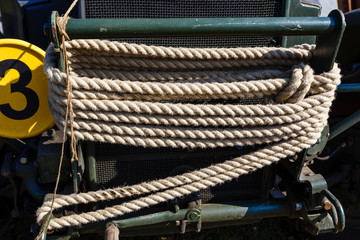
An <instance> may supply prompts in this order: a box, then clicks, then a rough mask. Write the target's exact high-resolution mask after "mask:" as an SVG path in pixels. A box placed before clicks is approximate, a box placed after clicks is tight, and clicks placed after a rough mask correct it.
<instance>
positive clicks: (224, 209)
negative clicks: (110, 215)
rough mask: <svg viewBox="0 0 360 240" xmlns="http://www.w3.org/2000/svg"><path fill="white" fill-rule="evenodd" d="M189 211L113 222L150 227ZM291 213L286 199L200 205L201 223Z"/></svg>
mask: <svg viewBox="0 0 360 240" xmlns="http://www.w3.org/2000/svg"><path fill="white" fill-rule="evenodd" d="M188 211H189V210H188V209H182V210H180V211H178V212H171V211H164V212H159V213H154V214H149V215H145V216H140V217H134V218H129V219H123V220H118V221H113V222H111V223H109V224H114V225H115V226H117V227H118V228H120V229H123V228H130V227H137V226H143V227H144V226H145V225H152V224H157V223H162V222H172V221H181V220H184V219H186V214H187V212H188ZM291 213H292V209H291V204H290V202H289V201H288V200H287V199H275V200H257V201H246V202H245V201H244V202H232V203H226V204H202V205H201V222H203V223H207V222H222V221H234V220H249V219H261V218H266V217H285V216H290V215H291Z"/></svg>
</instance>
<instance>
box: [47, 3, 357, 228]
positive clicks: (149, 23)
mask: <svg viewBox="0 0 360 240" xmlns="http://www.w3.org/2000/svg"><path fill="white" fill-rule="evenodd" d="M57 17H58V14H57V13H56V12H54V13H53V14H52V16H51V21H50V24H48V25H47V26H46V27H45V32H47V34H48V35H50V36H51V38H52V41H53V42H54V44H55V48H56V49H57V50H58V51H57V53H58V60H59V61H58V64H59V68H60V69H61V70H62V71H63V70H64V68H63V66H64V64H63V60H62V59H63V58H62V53H61V50H60V43H59V38H58V32H57V26H56V19H57ZM344 29H345V21H344V16H343V14H342V13H341V11H338V10H335V11H333V12H331V13H330V15H329V16H328V17H321V18H318V17H315V18H314V17H292V18H201V19H200V18H199V19H195V18H190V19H183V18H182V19H69V21H68V24H67V27H66V32H67V34H68V35H69V36H70V38H129V37H135V38H136V37H141V38H146V37H177V36H182V37H184V36H189V37H196V36H219V35H221V36H244V35H246V36H249V35H250V36H264V35H271V36H274V35H286V36H290V35H296V36H300V35H301V36H303V35H317V36H318V39H317V40H318V44H317V48H316V50H315V54H314V57H313V59H312V62H311V65H312V66H313V67H314V68H315V71H316V72H317V73H321V72H324V71H329V70H330V69H331V68H332V65H333V63H334V60H335V57H336V54H337V51H338V48H339V44H340V41H341V38H342V34H343V32H344ZM358 88H359V87H358V86H350V85H346V86H343V87H342V86H340V87H339V90H341V89H343V91H357V90H356V89H358ZM344 89H346V90H344ZM351 89H352V90H351ZM359 118H360V117H359ZM90 152H91V150H90ZM90 155H91V154H90ZM92 158H93V156H92V157H90V158H89V159H87V161H88V164H90V165H93V162H94V159H92ZM90 172H91V173H90ZM89 173H90V174H91V175H92V176H90V177H91V178H93V179H94V176H93V174H94V169H90V171H89ZM251 204H252V205H251V206H249V207H250V208H251V207H252V208H254V209H253V210H251V211H250V212H249V211H248V212H247V213H246V214H245V215H241V214H240V215H236V217H235V216H232V215H231V216H232V217H231V218H232V220H236V219H237V220H239V219H240V218H241V219H242V218H243V219H251V217H250V218H249V216H253V217H254V218H262V217H266V216H265V215H266V214H270V215H269V216H278V214H280V215H279V216H290V213H289V212H288V211H289V208H287V207H286V208H284V206H282V208H278V209H276V210H275V211H272V212H268V211H266V209H262V210H261V211H258V210H259V205H256V204H254V202H252V203H251ZM260 206H263V205H260ZM212 207H214V206H212ZM234 207H235V208H236V206H230V205H227V206H226V207H224V206H221V207H219V206H215V208H208V207H207V206H206V205H205V206H204V205H203V206H202V209H203V208H205V209H207V208H208V209H209V211H207V210H205V209H204V211H202V221H204V222H206V221H210V222H211V221H227V220H228V219H222V218H224V213H226V211H225V210H229V209H232V210H231V212H236V211H240V212H241V211H244V209H242V210H241V209H235V208H234ZM260 208H261V207H260ZM270 209H271V208H270ZM264 210H265V211H264ZM252 211H253V213H254V215H251V212H252ZM284 211H285V212H286V214H285V213H284ZM187 212H188V210H180V211H179V212H177V213H170V212H165V213H164V212H162V213H155V215H154V214H152V215H151V216H149V217H151V219H152V220H150V219H148V220H146V222H147V223H149V222H151V223H155V222H156V221H160V222H163V221H174V219H175V218H176V219H178V220H180V219H183V218H184V216H183V215H184V214H186V213H187ZM206 212H208V213H206ZM212 213H216V214H215V215H214V216H216V217H209V218H207V217H206V216H207V215H206V214H209V216H211V214H212ZM255 213H256V214H255ZM249 214H250V215H249ZM263 214H265V215H263ZM282 214H283V215H282ZM225 215H226V214H225ZM145 219H147V216H142V217H141V218H130V219H125V220H120V221H115V222H112V224H115V225H117V226H118V227H119V228H124V227H126V228H127V227H134V226H142V225H143V224H144V222H143V221H144V220H145ZM211 219H212V220H211ZM153 221H155V222H153ZM175 221H176V220H175Z"/></svg>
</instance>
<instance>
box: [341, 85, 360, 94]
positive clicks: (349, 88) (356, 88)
mask: <svg viewBox="0 0 360 240" xmlns="http://www.w3.org/2000/svg"><path fill="white" fill-rule="evenodd" d="M336 91H337V92H360V83H345V84H340V85H339V86H338V87H337V90H336Z"/></svg>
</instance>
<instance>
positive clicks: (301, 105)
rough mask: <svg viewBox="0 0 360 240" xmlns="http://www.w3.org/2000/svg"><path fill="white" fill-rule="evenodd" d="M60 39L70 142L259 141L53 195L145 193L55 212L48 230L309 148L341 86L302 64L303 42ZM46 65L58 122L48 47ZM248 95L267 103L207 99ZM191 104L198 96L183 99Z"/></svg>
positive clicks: (57, 90)
mask: <svg viewBox="0 0 360 240" xmlns="http://www.w3.org/2000/svg"><path fill="white" fill-rule="evenodd" d="M65 44H66V46H67V49H68V58H69V60H70V68H71V70H72V71H71V74H70V76H69V80H70V81H71V84H72V88H73V91H72V92H71V93H70V94H71V96H72V107H73V111H74V123H73V128H74V135H75V136H76V137H77V138H79V139H84V140H91V141H101V142H111V143H117V144H126V145H134V146H144V147H176V148H179V147H180V148H198V147H202V148H213V147H224V146H237V145H255V144H263V143H267V144H268V145H267V146H266V147H264V148H262V149H259V150H257V151H254V152H253V153H250V154H246V155H244V156H241V157H238V158H235V159H231V160H228V161H225V162H224V163H220V164H216V165H212V166H209V167H207V168H203V169H200V170H196V171H194V172H191V173H186V174H182V175H179V176H175V177H168V178H166V179H160V180H155V181H151V182H146V183H141V184H137V185H134V186H129V187H120V188H115V189H107V190H100V191H97V192H88V193H79V194H72V195H69V196H59V197H57V198H56V199H55V202H54V206H53V207H54V209H59V208H62V207H65V206H69V205H76V204H80V203H82V204H86V203H89V202H96V201H103V200H111V199H116V198H123V197H129V196H136V195H142V194H148V195H146V196H143V197H141V198H139V199H135V200H132V201H129V202H125V203H123V204H121V205H117V206H113V207H108V208H105V209H100V210H97V211H94V212H88V213H81V214H78V215H71V216H64V217H61V218H55V219H53V220H51V222H50V224H49V229H60V228H63V227H68V226H80V225H82V224H87V223H91V222H94V221H100V220H106V219H108V218H113V217H117V216H121V215H123V214H126V213H130V212H133V211H137V210H139V209H141V208H144V207H149V206H152V205H155V204H158V203H160V202H164V201H168V200H170V199H173V198H176V197H179V196H182V195H184V194H190V193H191V192H195V191H199V190H202V189H206V188H209V187H212V186H215V185H218V184H221V183H224V182H226V181H229V180H231V179H234V178H237V177H239V176H240V175H242V174H247V173H249V172H251V171H254V170H256V169H258V168H261V167H263V166H265V165H268V164H271V163H273V162H277V161H278V160H280V159H282V158H285V157H288V156H292V155H294V154H296V153H298V152H300V151H301V150H303V149H305V148H308V147H309V146H311V145H312V144H314V143H315V142H316V140H317V139H318V138H319V136H320V132H321V130H322V129H323V127H324V126H325V125H326V122H327V117H328V112H329V108H330V106H331V102H332V100H333V98H334V93H335V89H336V86H337V85H338V84H339V83H340V71H339V69H338V68H337V66H335V67H334V69H333V70H332V71H330V72H328V73H323V74H320V75H314V73H313V71H312V69H311V68H310V67H309V66H308V65H307V62H308V61H309V59H310V58H311V55H312V51H313V49H314V48H313V46H309V45H303V46H297V47H295V48H289V49H285V48H235V49H189V48H165V47H156V46H145V45H137V44H127V43H119V42H110V41H100V40H71V41H67V42H66V43H65ZM293 65H297V66H294V67H292V66H293ZM249 68H255V70H250V69H249ZM124 69H126V70H124ZM145 69H147V70H146V71H144V70H145ZM169 70H171V71H169ZM174 70H175V71H174ZM45 71H46V74H47V75H48V78H49V88H50V90H49V103H50V106H51V111H52V113H53V115H54V118H55V122H56V123H57V125H58V126H59V127H60V128H62V127H63V125H64V124H65V118H64V113H65V110H66V106H67V102H66V96H67V94H66V84H65V82H66V81H65V79H66V75H64V73H61V72H60V71H59V70H58V69H56V68H55V58H54V53H53V49H52V48H51V47H50V48H49V49H48V51H47V56H46V60H45ZM254 97H256V98H265V99H269V101H268V102H269V103H268V104H265V105H262V104H255V105H238V104H230V103H227V104H220V103H217V104H209V103H207V101H209V100H214V99H226V100H227V99H239V98H254ZM199 100H204V101H205V102H199V103H190V102H189V103H186V102H187V101H199ZM171 101H176V102H171ZM271 102H272V103H271ZM49 210H50V203H49V202H45V203H44V204H43V206H42V207H41V208H39V209H38V212H37V215H38V221H41V219H42V218H43V217H44V216H45V214H46V213H47V212H48V211H49Z"/></svg>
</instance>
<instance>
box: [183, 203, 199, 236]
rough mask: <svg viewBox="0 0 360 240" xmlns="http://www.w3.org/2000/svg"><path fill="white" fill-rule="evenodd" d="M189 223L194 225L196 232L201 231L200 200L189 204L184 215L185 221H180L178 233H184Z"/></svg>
mask: <svg viewBox="0 0 360 240" xmlns="http://www.w3.org/2000/svg"><path fill="white" fill-rule="evenodd" d="M189 223H196V232H200V231H201V199H199V200H196V202H195V201H194V202H190V203H189V210H188V211H187V213H186V214H185V219H184V220H182V221H181V225H180V233H182V234H184V233H185V232H186V226H187V224H189Z"/></svg>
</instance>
